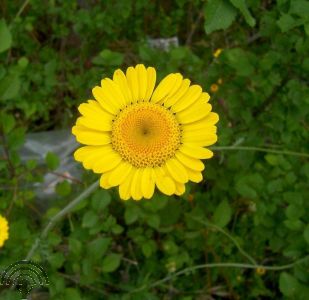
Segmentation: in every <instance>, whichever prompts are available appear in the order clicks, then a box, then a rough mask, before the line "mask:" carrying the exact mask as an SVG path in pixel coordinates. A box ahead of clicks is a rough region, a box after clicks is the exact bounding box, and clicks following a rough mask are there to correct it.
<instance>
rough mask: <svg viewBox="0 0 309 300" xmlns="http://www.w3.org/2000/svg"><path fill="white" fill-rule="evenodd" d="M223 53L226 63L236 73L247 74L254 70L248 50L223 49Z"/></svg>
mask: <svg viewBox="0 0 309 300" xmlns="http://www.w3.org/2000/svg"><path fill="white" fill-rule="evenodd" d="M224 54H225V57H226V58H227V64H228V65H229V66H231V67H232V68H233V69H235V71H236V73H237V74H238V75H240V76H249V75H251V74H252V73H253V72H254V67H253V65H252V64H251V62H250V55H249V53H248V52H246V51H244V50H243V49H240V48H234V49H229V50H225V51H224Z"/></svg>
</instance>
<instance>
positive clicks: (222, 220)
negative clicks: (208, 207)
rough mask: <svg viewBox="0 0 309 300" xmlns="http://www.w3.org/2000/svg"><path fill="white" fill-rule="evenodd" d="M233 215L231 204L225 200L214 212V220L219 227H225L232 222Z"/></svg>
mask: <svg viewBox="0 0 309 300" xmlns="http://www.w3.org/2000/svg"><path fill="white" fill-rule="evenodd" d="M231 217H232V209H231V206H230V204H229V203H228V202H227V201H226V200H223V201H222V202H221V203H220V204H219V205H218V207H217V208H216V210H215V212H214V216H213V222H214V224H216V225H217V226H219V227H224V226H226V225H227V224H228V223H229V222H230V220H231Z"/></svg>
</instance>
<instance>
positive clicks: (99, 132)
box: [72, 64, 219, 200]
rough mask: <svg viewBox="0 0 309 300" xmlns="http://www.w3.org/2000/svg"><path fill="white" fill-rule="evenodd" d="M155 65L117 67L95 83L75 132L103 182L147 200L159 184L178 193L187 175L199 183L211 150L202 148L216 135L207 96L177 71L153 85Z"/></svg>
mask: <svg viewBox="0 0 309 300" xmlns="http://www.w3.org/2000/svg"><path fill="white" fill-rule="evenodd" d="M155 83H156V71H155V69H154V68H152V67H148V68H147V69H146V68H145V66H144V65H141V64H139V65H137V66H136V67H135V68H134V67H129V68H128V69H127V71H126V74H124V73H123V72H122V71H121V70H116V71H115V73H114V75H113V79H112V80H111V79H109V78H105V79H103V80H102V81H101V86H96V87H94V88H93V90H92V93H93V96H94V98H95V100H88V103H83V104H81V105H80V106H79V107H78V110H79V112H80V113H81V114H82V116H81V117H79V118H78V119H77V122H76V125H75V126H74V127H73V128H72V133H73V134H74V135H75V136H76V139H77V141H78V142H80V143H82V144H85V145H86V146H84V147H81V148H79V149H77V151H76V152H75V153H74V157H75V159H76V160H77V161H80V162H82V163H83V166H84V167H85V169H91V170H93V171H94V172H95V173H100V174H102V176H101V179H100V185H101V187H103V188H106V189H108V188H111V187H114V186H119V195H120V198H121V199H123V200H128V199H130V198H131V197H132V198H133V199H134V200H140V199H142V198H146V199H150V198H151V197H152V196H153V193H154V190H155V187H157V188H158V189H159V190H160V191H161V192H162V193H164V194H166V195H173V194H176V195H181V194H183V193H184V192H185V183H187V182H188V181H189V180H190V181H193V182H200V181H201V180H202V178H203V177H202V173H201V172H202V171H203V170H204V164H203V163H202V162H201V159H208V158H211V157H212V156H213V153H212V151H210V150H209V149H206V148H204V147H206V146H209V145H212V144H214V143H215V142H216V141H217V134H216V132H217V128H216V126H215V124H216V123H217V122H218V120H219V117H218V115H217V114H216V113H213V112H211V109H212V106H211V105H210V104H209V103H208V101H209V98H210V97H209V95H208V94H207V93H205V92H203V91H202V88H201V87H200V86H199V85H190V80H189V79H184V78H183V77H182V75H181V74H179V73H172V74H169V75H167V76H166V77H165V78H164V79H163V80H162V81H161V82H160V83H159V85H158V86H157V87H156V89H155Z"/></svg>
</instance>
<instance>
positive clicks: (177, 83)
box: [158, 73, 183, 107]
mask: <svg viewBox="0 0 309 300" xmlns="http://www.w3.org/2000/svg"><path fill="white" fill-rule="evenodd" d="M174 75H175V80H174V83H173V86H171V89H170V91H169V92H168V94H167V95H166V96H165V97H164V98H162V99H161V100H160V101H159V102H158V103H160V104H162V103H163V104H164V105H165V100H166V99H167V98H169V97H173V96H174V95H175V94H176V92H177V91H178V90H179V89H180V87H181V85H182V82H183V77H182V75H181V74H180V73H175V74H174ZM165 107H166V106H165Z"/></svg>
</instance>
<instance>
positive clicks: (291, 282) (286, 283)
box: [279, 272, 299, 297]
mask: <svg viewBox="0 0 309 300" xmlns="http://www.w3.org/2000/svg"><path fill="white" fill-rule="evenodd" d="M298 287H299V283H298V281H297V280H296V279H295V278H294V277H293V276H292V275H290V274H289V273H287V272H283V273H281V274H280V278H279V289H280V291H281V293H282V294H283V295H284V296H287V297H291V296H296V295H297V290H298Z"/></svg>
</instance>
